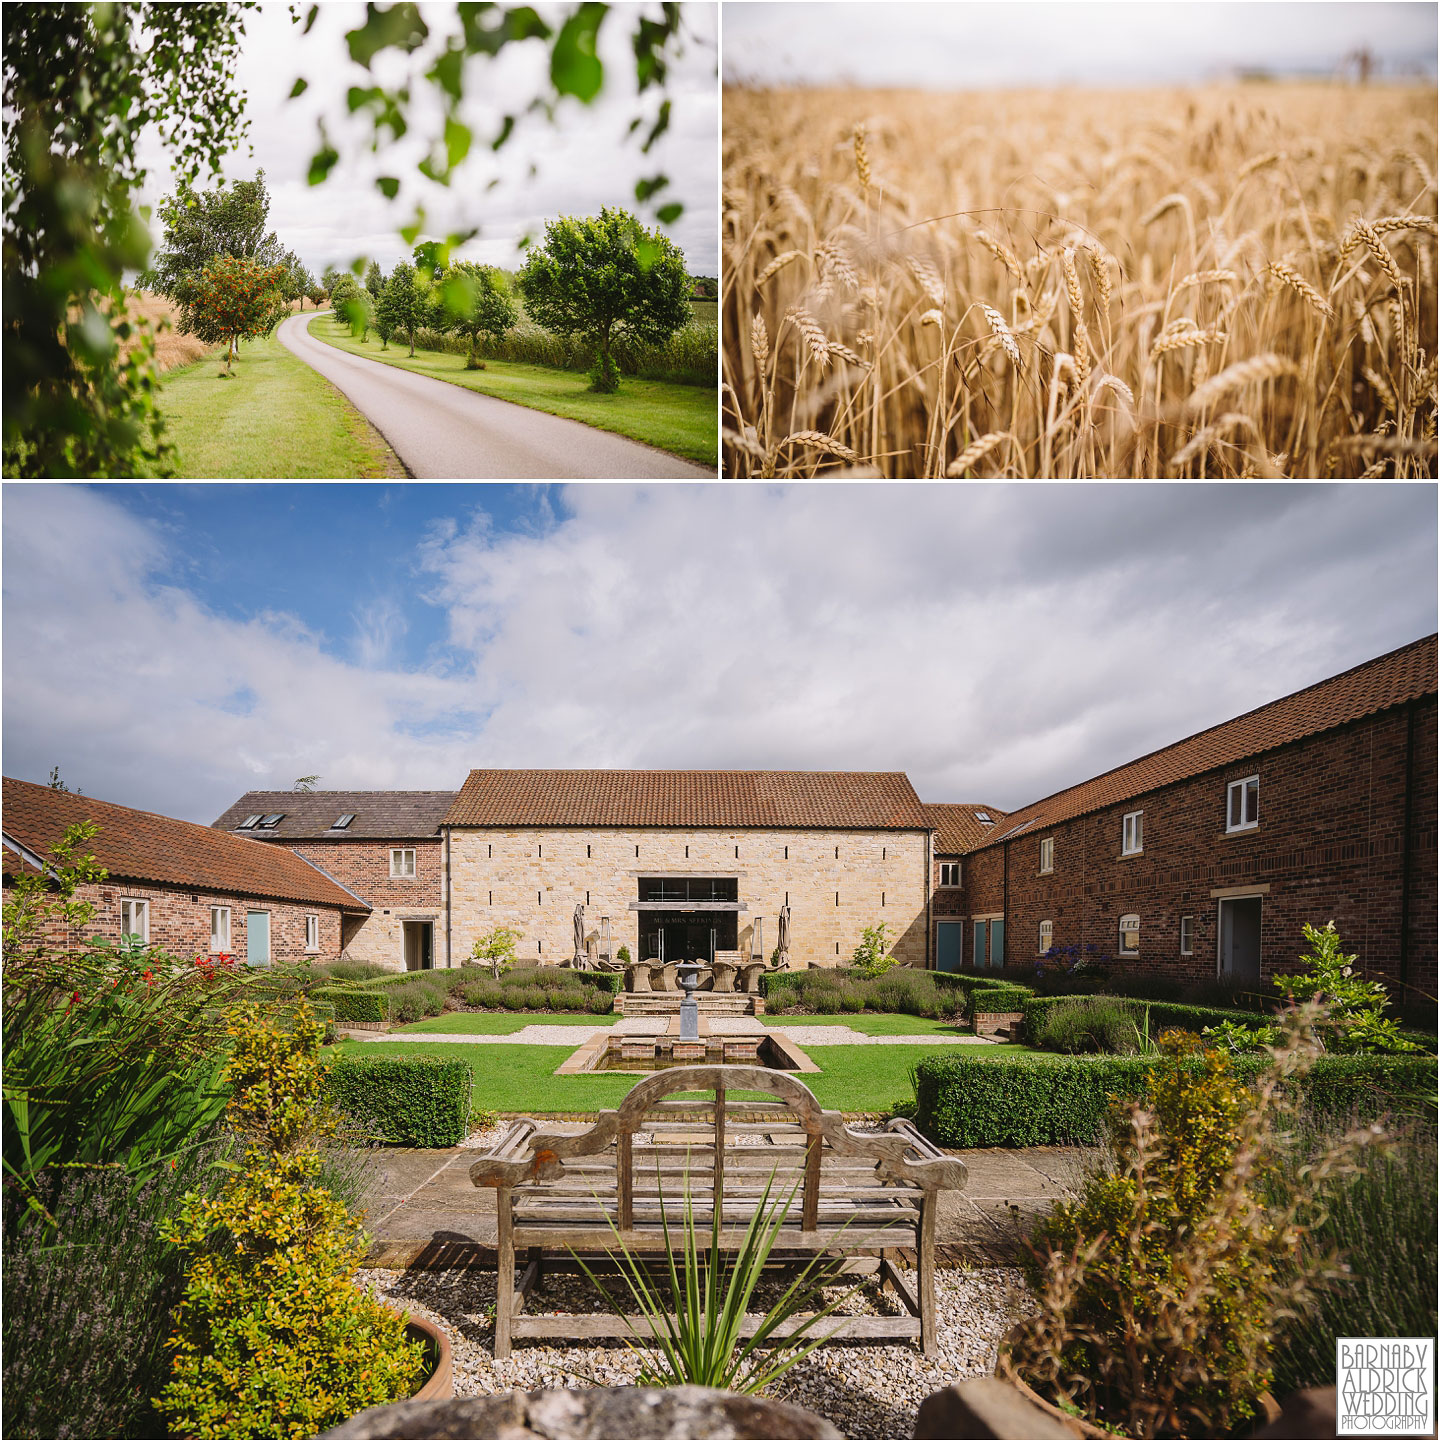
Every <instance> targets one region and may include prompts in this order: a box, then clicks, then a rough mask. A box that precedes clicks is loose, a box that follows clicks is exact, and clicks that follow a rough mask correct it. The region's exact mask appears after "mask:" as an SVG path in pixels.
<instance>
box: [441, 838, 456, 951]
mask: <svg viewBox="0 0 1440 1442" xmlns="http://www.w3.org/2000/svg"><path fill="white" fill-rule="evenodd" d="M443 830H444V832H445V969H446V970H447V971H448V970H449V969H450V968H451V967H452V966H454V965H455V962H454V960H453V958H452V956H451V954H450V828H449V827H448V826H446V827H444V828H443Z"/></svg>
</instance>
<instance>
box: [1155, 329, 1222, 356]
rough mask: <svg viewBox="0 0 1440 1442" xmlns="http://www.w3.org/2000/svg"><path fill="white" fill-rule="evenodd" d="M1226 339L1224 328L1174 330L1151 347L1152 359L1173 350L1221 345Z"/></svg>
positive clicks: (1159, 338)
mask: <svg viewBox="0 0 1440 1442" xmlns="http://www.w3.org/2000/svg"><path fill="white" fill-rule="evenodd" d="M1225 339H1226V335H1225V332H1224V331H1223V330H1200V329H1199V328H1198V327H1197V328H1196V329H1194V330H1173V331H1171V332H1170V333H1169V334H1168V335H1162V336H1159V337H1157V338H1156V341H1155V344H1154V345H1153V346H1151V347H1150V360H1151V363H1152V364H1153V363H1154V362H1155V361H1157V360H1159V359H1160V357H1161V356H1166V355H1169V354H1170V353H1171V352H1172V351H1177V350H1187V349H1189V348H1190V347H1191V346H1198V345H1220V344H1222V343H1223V342H1224V341H1225Z"/></svg>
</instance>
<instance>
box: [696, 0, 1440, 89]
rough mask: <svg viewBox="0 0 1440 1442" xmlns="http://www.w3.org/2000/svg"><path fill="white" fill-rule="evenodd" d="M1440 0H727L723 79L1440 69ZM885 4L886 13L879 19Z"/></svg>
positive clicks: (1147, 79)
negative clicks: (1357, 55) (1364, 57)
mask: <svg viewBox="0 0 1440 1442" xmlns="http://www.w3.org/2000/svg"><path fill="white" fill-rule="evenodd" d="M1436 14H1437V6H1436V5H1434V4H1433V3H1398V4H1396V3H1388V0H1375V3H1369V0H1355V3H1329V0H1321V3H1313V0H1296V3H1289V0H1104V3H1101V0H1065V3H1058V0H980V3H974V0H882V3H875V0H840V3H836V0H816V3H769V0H727V3H726V4H725V6H724V35H725V45H724V50H725V62H724V75H725V79H726V80H727V81H732V82H733V81H741V80H744V81H749V82H752V83H756V84H768V85H797V84H798V85H864V86H918V87H921V88H924V89H937V90H963V89H972V88H982V89H984V88H994V87H1002V86H1010V85H1016V86H1026V85H1066V84H1070V85H1147V84H1172V83H1175V82H1185V81H1201V80H1210V79H1226V78H1230V77H1231V76H1232V75H1233V74H1234V72H1235V71H1236V69H1237V68H1257V67H1258V68H1265V69H1270V70H1273V71H1277V72H1280V73H1284V74H1291V73H1296V72H1316V71H1319V72H1329V71H1332V70H1333V69H1335V68H1336V67H1337V66H1338V65H1339V64H1340V63H1341V61H1342V59H1343V58H1344V57H1345V56H1346V55H1347V54H1348V53H1349V52H1351V51H1353V50H1355V49H1357V48H1358V47H1360V46H1362V45H1363V46H1366V47H1368V48H1369V49H1370V50H1371V51H1372V52H1373V53H1374V55H1375V56H1376V57H1377V58H1378V59H1379V61H1380V62H1381V66H1382V74H1385V75H1393V74H1395V73H1397V72H1401V71H1404V72H1408V73H1410V74H1412V75H1413V74H1423V75H1426V76H1429V77H1430V78H1431V79H1433V78H1434V76H1435V54H1436ZM882 17H883V18H882Z"/></svg>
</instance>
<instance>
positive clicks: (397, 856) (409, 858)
mask: <svg viewBox="0 0 1440 1442" xmlns="http://www.w3.org/2000/svg"><path fill="white" fill-rule="evenodd" d="M390 875H391V876H398V877H413V876H414V875H415V848H414V847H413V846H397V847H395V848H394V849H393V850H392V851H391V852H390Z"/></svg>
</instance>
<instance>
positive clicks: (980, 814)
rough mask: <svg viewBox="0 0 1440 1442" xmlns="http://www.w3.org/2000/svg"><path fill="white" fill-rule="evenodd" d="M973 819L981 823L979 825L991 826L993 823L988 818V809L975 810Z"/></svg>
mask: <svg viewBox="0 0 1440 1442" xmlns="http://www.w3.org/2000/svg"><path fill="white" fill-rule="evenodd" d="M975 819H976V821H978V822H979V823H980V824H981V826H993V825H994V824H995V823H994V822H993V821H992V820H991V819H990V813H989V812H988V811H977V812H976V813H975Z"/></svg>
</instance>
